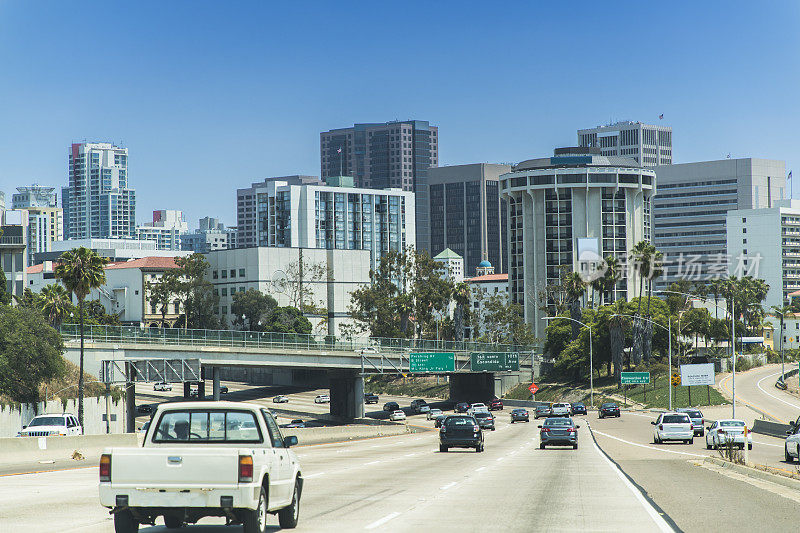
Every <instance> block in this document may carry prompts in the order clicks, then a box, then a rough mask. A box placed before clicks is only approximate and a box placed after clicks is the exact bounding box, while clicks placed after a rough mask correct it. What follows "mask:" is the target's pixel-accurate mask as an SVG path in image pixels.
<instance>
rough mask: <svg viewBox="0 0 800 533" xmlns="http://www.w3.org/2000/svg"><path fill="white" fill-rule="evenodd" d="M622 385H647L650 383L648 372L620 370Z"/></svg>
mask: <svg viewBox="0 0 800 533" xmlns="http://www.w3.org/2000/svg"><path fill="white" fill-rule="evenodd" d="M620 377H621V378H622V384H623V385H647V384H648V383H650V372H622V374H621V376H620Z"/></svg>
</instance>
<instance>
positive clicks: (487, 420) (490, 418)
mask: <svg viewBox="0 0 800 533" xmlns="http://www.w3.org/2000/svg"><path fill="white" fill-rule="evenodd" d="M472 416H473V418H475V420H477V421H478V425H479V426H480V428H481V429H491V430H492V431H494V430H495V429H497V428H496V427H495V425H494V415H493V414H492V413H490V412H489V411H478V412H477V413H475V414H473V415H472Z"/></svg>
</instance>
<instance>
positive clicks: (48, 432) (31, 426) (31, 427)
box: [17, 413, 83, 437]
mask: <svg viewBox="0 0 800 533" xmlns="http://www.w3.org/2000/svg"><path fill="white" fill-rule="evenodd" d="M73 435H83V428H82V427H81V426H80V424H78V418H77V417H76V416H75V415H73V414H70V413H61V414H47V415H39V416H34V417H33V419H31V421H30V422H28V425H27V426H22V430H20V431H19V432H17V437H55V436H61V437H71V436H73Z"/></svg>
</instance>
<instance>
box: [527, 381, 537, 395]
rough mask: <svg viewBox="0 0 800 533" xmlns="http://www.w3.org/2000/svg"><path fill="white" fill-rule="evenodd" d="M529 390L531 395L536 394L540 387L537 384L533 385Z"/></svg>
mask: <svg viewBox="0 0 800 533" xmlns="http://www.w3.org/2000/svg"><path fill="white" fill-rule="evenodd" d="M528 390H529V391H531V394H536V391H538V390H539V387H537V386H536V383H531V386H530V387H528Z"/></svg>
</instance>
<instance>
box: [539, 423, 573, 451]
mask: <svg viewBox="0 0 800 533" xmlns="http://www.w3.org/2000/svg"><path fill="white" fill-rule="evenodd" d="M539 427H540V428H541V429H542V430H541V431H540V432H539V448H541V449H542V450H544V448H545V446H547V445H548V444H561V445H566V446H572V448H573V449H576V450H577V449H578V428H580V426H576V425H575V422H573V421H572V419H571V418H548V419H547V420H545V421H544V425H541V426H539Z"/></svg>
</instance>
